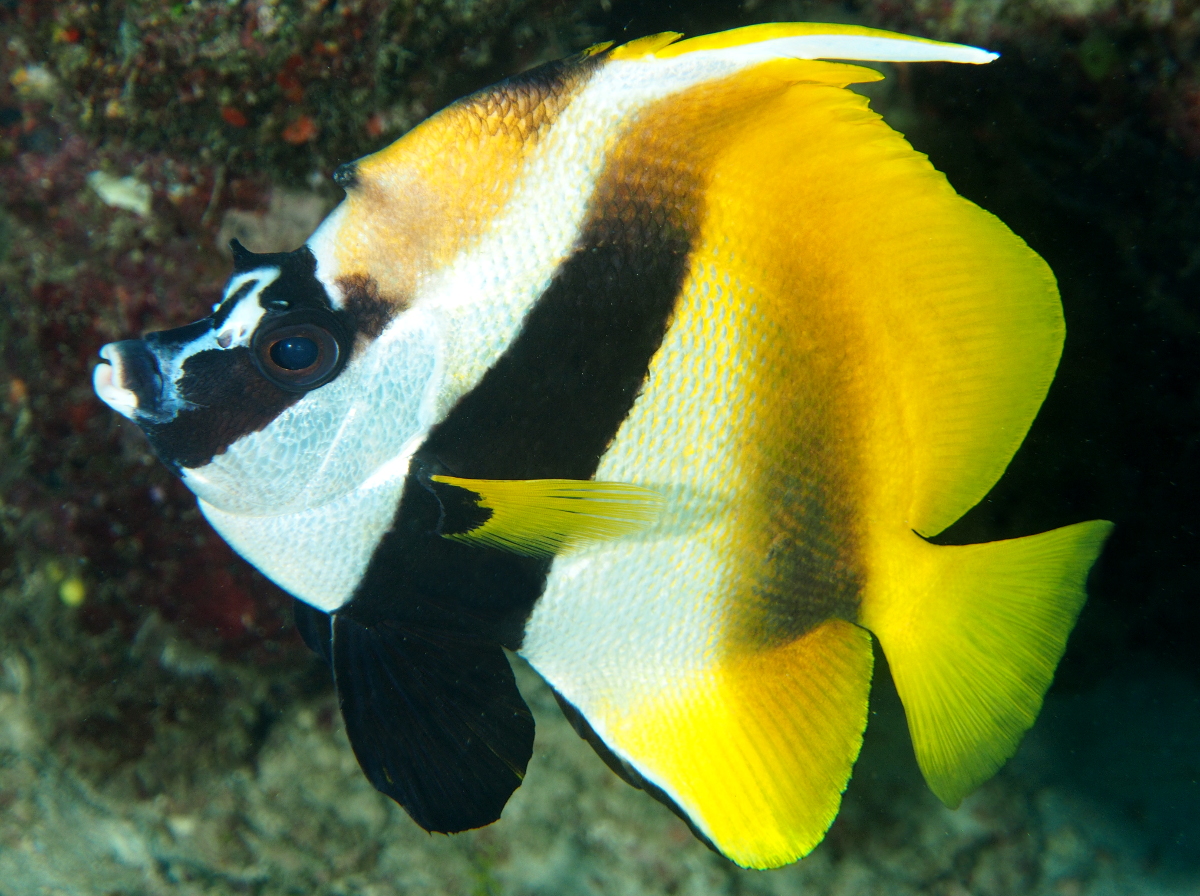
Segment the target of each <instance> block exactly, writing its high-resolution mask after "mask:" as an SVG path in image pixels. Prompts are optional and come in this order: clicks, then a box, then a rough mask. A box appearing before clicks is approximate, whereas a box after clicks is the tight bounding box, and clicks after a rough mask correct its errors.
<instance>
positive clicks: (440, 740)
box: [332, 614, 533, 833]
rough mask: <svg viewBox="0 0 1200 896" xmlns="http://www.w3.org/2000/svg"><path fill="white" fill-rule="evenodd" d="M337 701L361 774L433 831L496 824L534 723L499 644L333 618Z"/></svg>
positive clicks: (518, 776)
mask: <svg viewBox="0 0 1200 896" xmlns="http://www.w3.org/2000/svg"><path fill="white" fill-rule="evenodd" d="M332 658H333V662H332V665H333V672H334V682H335V684H336V685H337V693H338V702H339V704H340V705H341V709H342V716H343V718H344V719H345V722H346V733H347V734H348V735H349V737H350V744H351V746H352V747H353V748H354V754H355V756H357V757H358V762H359V765H361V766H362V769H363V772H365V773H366V775H367V778H368V779H369V780H370V781H371V783H372V784H374V785H375V788H376V789H377V790H379V791H380V792H382V793H385V794H387V795H388V796H389V797H391V798H392V799H394V800H395V801H396V802H397V803H399V804H400V805H401V806H403V807H404V808H405V810H406V811H407V812H408V814H409V815H411V816H412V818H413V820H414V821H416V822H417V824H419V825H420V826H421V827H423V828H425V830H427V831H438V832H443V833H451V832H455V831H463V830H467V829H470V828H477V827H481V826H483V825H486V824H490V823H491V822H493V821H495V820H496V819H497V818H499V817H500V813H501V810H502V809H503V808H504V805H505V803H506V802H508V798H509V797H510V796H511V795H512V792H513V791H514V790H516V789H517V787H518V786H520V784H521V780H522V778H523V777H524V775H525V767H526V765H527V764H528V762H529V757H530V756H531V755H532V753H533V716H532V715H531V714H530V712H529V708H528V707H527V706H526V705H525V701H524V700H523V699H522V698H521V694H520V692H519V691H518V690H517V684H516V680H515V679H514V677H513V672H512V668H511V666H510V665H509V662H508V657H506V656H505V655H504V650H503V648H501V647H500V645H498V644H495V643H491V642H487V641H484V640H482V639H480V638H477V637H474V636H471V635H468V634H459V633H455V632H447V631H443V630H440V629H435V628H430V627H421V626H416V625H411V624H403V625H402V624H399V623H396V622H394V621H391V620H384V621H382V622H379V623H377V624H375V625H362V624H360V623H358V622H356V621H354V620H353V619H350V618H349V617H347V616H345V615H344V614H334V616H333V638H332Z"/></svg>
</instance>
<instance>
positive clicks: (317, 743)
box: [0, 0, 1200, 896]
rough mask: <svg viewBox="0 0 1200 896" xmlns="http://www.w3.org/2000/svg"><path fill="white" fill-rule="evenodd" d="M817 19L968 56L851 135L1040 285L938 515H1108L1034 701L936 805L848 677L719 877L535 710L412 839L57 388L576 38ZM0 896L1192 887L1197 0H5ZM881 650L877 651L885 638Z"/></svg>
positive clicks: (257, 587) (288, 631) (155, 468)
mask: <svg viewBox="0 0 1200 896" xmlns="http://www.w3.org/2000/svg"><path fill="white" fill-rule="evenodd" d="M805 19H810V20H823V21H854V22H860V23H863V24H870V25H876V26H881V27H889V28H895V29H897V30H903V31H908V32H910V33H916V34H922V35H925V36H930V37H937V38H943V39H950V40H958V41H965V42H970V43H975V44H978V45H982V46H986V47H988V48H990V49H994V50H998V51H1000V52H1001V53H1002V58H1001V59H1000V60H999V61H998V62H996V63H993V64H992V65H989V66H984V67H973V66H950V65H922V66H911V67H908V66H887V67H885V68H886V70H887V73H888V75H889V78H888V80H887V81H885V82H882V84H881V85H879V86H872V87H871V89H870V91H869V92H870V93H871V96H872V101H873V103H874V104H875V106H876V108H877V109H879V110H880V111H881V112H882V113H883V114H884V115H885V117H886V118H887V119H888V120H889V121H890V122H891V123H892V124H893V125H894V126H895V127H897V128H898V129H900V130H901V131H903V132H904V133H905V134H907V135H908V137H909V139H910V140H911V141H912V142H913V143H914V145H915V146H916V147H917V148H918V149H920V150H922V151H924V152H927V153H929V154H930V156H931V157H932V159H933V161H934V163H935V164H936V165H937V166H938V167H939V168H940V169H941V170H943V171H945V172H946V173H947V174H948V176H949V177H950V179H951V181H952V182H953V183H954V185H955V186H956V187H957V188H958V189H959V191H960V192H962V193H963V194H964V195H966V196H968V197H969V198H971V199H973V200H974V201H976V202H978V203H979V204H980V205H982V206H983V207H985V208H987V209H989V210H991V211H993V212H995V213H996V214H998V215H999V216H1000V217H1001V218H1002V219H1003V220H1005V221H1006V222H1007V223H1008V224H1009V225H1010V226H1011V227H1012V228H1013V229H1014V230H1015V231H1016V232H1017V233H1018V234H1020V235H1021V236H1023V237H1024V238H1025V239H1026V240H1027V241H1028V242H1029V243H1030V244H1031V245H1032V246H1033V247H1034V248H1035V249H1036V250H1037V251H1038V252H1039V253H1041V254H1042V255H1043V256H1044V257H1045V258H1046V259H1047V260H1048V261H1049V262H1050V264H1051V266H1052V267H1053V268H1054V270H1055V271H1056V273H1057V275H1058V278H1059V281H1060V287H1061V289H1062V294H1063V302H1064V306H1065V311H1066V315H1067V324H1068V339H1067V345H1066V351H1065V354H1064V358H1063V362H1062V365H1061V367H1060V371H1059V375H1058V379H1057V380H1056V382H1055V384H1054V387H1053V389H1052V390H1051V393H1050V396H1049V399H1048V400H1047V402H1046V405H1045V407H1044V408H1043V411H1042V413H1041V415H1040V416H1039V418H1038V420H1037V422H1036V423H1035V424H1034V427H1033V430H1032V432H1031V434H1030V437H1029V439H1028V440H1027V441H1026V444H1025V445H1024V446H1023V447H1022V449H1021V451H1020V452H1019V453H1018V455H1017V457H1016V459H1015V461H1014V462H1013V464H1012V466H1011V467H1010V469H1009V471H1008V472H1007V473H1006V474H1005V477H1004V478H1003V479H1002V481H1001V482H1000V484H999V485H998V486H997V488H996V489H995V490H994V492H993V493H992V495H991V496H989V498H988V499H987V500H986V501H984V502H983V503H982V504H981V505H980V506H979V507H977V508H976V509H975V510H974V511H972V512H971V513H970V514H968V516H967V518H965V519H964V520H963V521H962V522H961V523H959V524H957V525H956V526H955V527H954V528H953V529H952V530H951V531H950V532H948V533H947V534H946V535H945V536H943V538H944V539H945V540H947V541H950V542H953V541H981V540H990V539H995V538H1003V537H1008V536H1014V535H1022V534H1027V533H1030V532H1035V531H1041V530H1042V529H1046V528H1050V527H1052V526H1055V525H1061V524H1064V523H1067V522H1073V521H1075V520H1080V519H1089V518H1094V517H1104V518H1108V519H1112V520H1115V521H1116V522H1117V524H1118V525H1117V530H1116V534H1115V535H1114V537H1113V540H1112V542H1111V543H1110V545H1109V547H1108V549H1107V551H1106V552H1105V555H1104V557H1103V558H1102V560H1101V562H1100V564H1099V566H1098V567H1097V569H1096V571H1095V573H1094V574H1093V577H1092V586H1091V599H1090V600H1089V603H1088V606H1087V608H1086V609H1085V611H1084V614H1083V616H1082V618H1081V620H1080V624H1079V627H1078V629H1077V631H1076V633H1075V635H1074V637H1073V638H1072V641H1071V644H1070V647H1069V649H1068V653H1067V656H1066V658H1065V659H1064V662H1063V665H1062V667H1061V668H1060V672H1059V676H1058V679H1057V680H1056V682H1055V685H1054V687H1053V688H1052V690H1051V693H1050V695H1049V697H1048V699H1047V704H1046V709H1045V711H1044V713H1043V716H1042V719H1041V720H1040V721H1039V723H1038V725H1037V726H1036V727H1035V728H1034V730H1033V731H1032V732H1031V734H1030V736H1029V737H1028V739H1027V741H1026V743H1025V745H1024V746H1023V747H1022V750H1021V752H1020V753H1019V754H1018V756H1017V757H1016V759H1014V761H1013V762H1012V763H1010V765H1009V766H1008V767H1007V768H1006V769H1005V770H1004V771H1003V772H1002V773H1001V774H1000V775H999V776H998V777H997V778H996V779H995V780H994V781H993V782H991V783H989V784H988V785H986V786H985V787H984V788H982V790H981V791H980V792H979V793H978V794H976V795H975V796H973V797H972V798H970V799H969V800H968V801H967V802H966V803H965V804H964V806H963V808H961V809H960V810H958V811H957V812H949V811H947V810H945V809H944V808H942V807H941V806H940V805H939V804H938V803H937V801H936V800H935V799H934V798H933V797H932V795H930V794H929V793H928V791H927V790H925V788H924V785H923V784H922V782H921V780H920V776H919V774H918V773H917V771H916V767H915V763H914V761H913V758H912V753H911V748H910V747H909V746H908V742H907V734H906V733H905V731H904V724H903V714H902V710H901V709H900V707H899V704H898V701H897V700H896V698H895V694H894V692H893V691H892V690H891V689H890V686H889V684H888V681H887V676H886V675H880V676H879V678H878V683H877V685H876V689H875V694H874V697H873V700H874V703H873V714H872V718H871V723H870V727H869V728H868V732H867V738H866V746H865V748H864V754H863V758H862V759H861V761H860V763H859V766H858V769H857V771H856V774H855V777H854V779H853V781H852V783H851V786H850V789H849V791H848V793H847V796H846V802H845V807H844V809H843V812H842V815H841V816H840V817H839V819H838V821H837V822H836V823H835V825H834V827H833V829H832V831H831V832H830V835H829V837H828V839H827V840H826V842H825V843H824V844H823V845H822V846H821V847H819V848H818V849H817V851H816V852H815V853H814V854H813V855H812V856H811V857H810V858H808V859H806V860H805V861H804V862H802V863H800V864H799V865H797V866H793V867H791V868H788V869H784V870H781V871H777V872H770V873H754V872H745V871H740V870H738V869H736V868H734V867H732V866H731V865H729V864H728V863H727V862H725V861H724V860H722V859H721V858H719V857H718V856H716V855H714V854H712V853H710V852H708V851H707V850H706V849H705V848H704V847H703V846H702V845H700V844H699V843H698V842H696V841H694V840H693V839H692V837H691V835H690V834H689V833H688V832H687V830H686V828H685V827H684V826H683V825H682V824H681V823H680V822H679V821H678V820H677V819H675V817H674V816H672V815H671V814H670V813H669V812H667V811H666V810H665V809H664V808H663V807H661V806H659V805H658V804H656V803H654V802H653V801H652V800H650V799H649V798H647V797H646V796H645V795H643V794H640V793H638V792H637V791H634V790H632V789H631V788H628V787H627V786H626V785H624V784H623V783H621V782H620V781H618V780H617V779H616V778H615V777H614V776H613V775H611V773H610V772H609V771H608V770H607V769H606V768H605V767H604V766H603V764H602V763H601V762H600V761H599V759H597V758H596V757H595V756H594V755H593V754H592V753H591V751H590V749H589V748H588V747H587V746H586V745H585V744H583V742H581V741H579V739H578V738H577V737H576V736H575V734H574V733H573V732H572V731H571V729H570V728H569V726H568V725H567V724H566V723H565V722H564V721H563V720H562V719H561V717H560V716H559V715H558V712H557V709H556V708H555V707H554V705H553V700H552V699H551V698H550V697H549V695H548V693H547V692H546V691H545V690H544V688H542V687H541V686H540V685H539V683H538V681H537V679H536V676H535V675H533V674H532V673H530V672H528V670H521V671H522V674H521V680H522V685H523V687H524V688H525V690H526V693H527V694H528V695H529V698H530V701H531V704H532V705H533V707H534V710H535V713H536V714H537V716H538V724H539V735H538V746H537V751H536V753H535V757H534V760H533V763H532V764H531V766H530V770H529V774H528V776H527V779H526V783H525V785H524V786H523V787H522V788H521V790H520V791H519V792H518V794H517V796H516V797H515V798H514V800H513V802H512V803H511V804H510V806H509V808H508V809H507V810H506V812H505V816H504V818H503V819H502V821H501V822H500V823H499V824H497V825H494V826H492V827H490V828H487V829H485V830H482V831H478V832H472V833H469V834H464V835H460V836H457V837H453V838H447V837H441V836H435V837H431V836H429V835H426V834H424V833H423V832H421V831H419V830H418V829H417V828H416V827H415V826H414V825H413V824H412V823H411V822H410V821H409V820H408V818H407V816H405V815H404V813H403V812H402V811H401V810H399V809H398V808H397V807H395V806H394V805H392V804H391V803H389V802H388V801H387V800H386V799H385V798H383V797H381V796H379V795H378V794H376V793H375V792H374V791H373V790H372V789H371V788H370V786H369V785H368V784H367V783H366V781H365V780H364V779H363V778H362V776H361V773H360V772H359V770H358V767H357V765H356V763H355V761H354V758H353V755H352V753H351V752H350V750H349V747H348V745H347V743H346V741H345V737H344V735H343V734H342V732H341V728H340V721H339V718H338V714H337V709H336V705H335V703H334V700H333V695H332V693H331V690H330V688H329V686H328V682H327V672H326V671H325V670H324V669H323V668H321V667H320V666H319V665H318V664H317V662H316V660H314V659H313V658H311V657H310V656H309V655H308V653H307V651H306V649H305V648H304V647H303V645H301V644H300V642H299V639H298V638H297V637H296V635H295V633H294V631H293V630H292V628H291V624H290V619H289V617H290V600H289V599H288V598H287V597H286V595H283V594H282V593H281V592H279V591H278V589H276V588H274V587H273V586H272V585H271V584H270V583H268V582H267V581H265V580H264V579H263V578H262V577H261V576H259V575H258V574H257V573H255V572H254V571H253V570H251V569H250V568H249V567H248V566H246V564H244V563H243V562H242V561H241V560H240V559H238V558H237V557H236V556H235V555H233V554H232V553H231V552H230V551H229V550H228V548H226V547H225V546H224V544H223V543H222V542H221V540H220V539H219V538H218V537H217V536H216V535H215V534H213V533H212V532H211V531H210V530H209V529H208V528H207V526H206V524H205V523H204V522H203V520H202V519H201V518H200V516H199V514H198V513H197V511H196V510H195V508H194V503H193V500H192V498H191V496H190V494H189V493H188V492H186V490H185V489H184V488H183V487H182V486H181V485H179V484H178V483H177V482H175V481H174V480H173V479H172V478H171V476H170V475H169V474H168V473H167V472H166V470H164V469H162V468H161V466H160V465H158V464H157V462H156V461H155V460H154V459H153V458H152V457H151V456H150V455H149V453H148V450H147V448H146V446H145V444H144V443H143V441H142V438H141V436H140V434H139V433H138V432H137V431H136V429H135V428H134V427H133V426H131V425H129V424H127V423H125V422H124V421H122V420H120V419H118V418H117V416H116V415H115V414H112V413H111V412H109V411H108V410H107V409H106V408H104V407H103V406H102V405H100V403H99V402H98V401H97V400H96V399H95V398H94V397H93V395H92V391H91V386H90V369H91V366H92V365H93V364H94V363H95V360H96V351H97V349H98V348H99V347H100V345H102V344H103V343H105V342H108V341H111V340H114V339H117V338H122V337H125V336H128V335H130V334H136V333H139V332H142V331H145V330H150V329H159V328H163V327H168V326H175V325H179V324H182V323H185V322H187V321H190V320H192V319H194V318H196V317H197V316H199V315H200V314H202V313H203V312H204V311H205V310H206V309H207V308H208V307H209V306H210V305H211V304H212V302H213V301H214V300H215V299H216V298H217V297H218V295H219V291H220V289H221V286H222V284H223V282H224V279H225V277H226V276H227V274H228V270H229V267H230V262H229V258H228V254H227V249H226V248H225V246H226V244H227V243H228V240H229V239H230V237H232V236H237V237H238V238H240V239H242V241H243V242H245V243H246V244H247V245H248V246H250V247H251V248H253V249H255V250H257V251H268V250H281V249H291V248H294V247H295V246H296V245H297V244H299V243H300V242H301V241H302V240H303V239H304V238H305V237H306V236H307V233H308V231H309V230H311V228H312V227H313V226H315V224H316V223H317V221H319V220H320V218H321V217H322V216H323V214H324V213H325V212H326V211H327V210H328V209H329V208H331V207H332V205H333V204H334V203H335V202H336V201H337V199H338V196H339V191H338V190H337V189H336V188H335V187H334V186H333V185H332V183H331V182H330V180H329V173H330V171H331V170H332V168H333V167H335V166H336V165H337V164H339V163H340V162H343V161H347V160H350V159H353V158H356V157H358V156H360V155H363V154H365V153H367V152H370V151H372V150H374V149H377V148H379V147H381V146H383V145H385V144H387V143H388V142H390V141H391V140H393V139H395V138H396V137H398V136H399V135H400V134H402V133H403V132H404V131H405V130H407V129H408V128H410V127H412V126H413V125H414V124H415V123H417V122H418V121H420V120H421V119H422V118H423V117H425V116H426V115H428V114H429V113H430V112H432V111H434V110H436V109H438V108H439V107H441V106H442V105H444V104H445V103H447V102H449V101H451V100H453V99H455V98H456V97H458V96H461V95H463V94H464V93H467V92H469V91H471V90H472V89H475V88H477V87H481V86H483V85H486V84H488V83H491V82H492V81H495V80H497V79H498V78H500V77H503V76H504V75H506V74H510V73H513V72H516V71H519V70H521V69H524V68H527V67H529V66H531V65H534V64H537V63H539V62H542V61H545V60H548V59H552V58H555V57H558V56H562V55H565V54H567V53H570V52H573V51H575V50H578V49H581V48H583V47H585V46H587V45H589V44H591V43H594V42H597V41H600V40H608V39H615V40H626V39H631V38H633V37H637V36H640V35H642V34H646V33H652V32H654V31H661V30H676V31H684V32H686V33H689V34H697V33H703V32H706V31H713V30H719V29H722V28H729V27H736V26H738V25H744V24H750V23H753V22H759V21H771V20H805ZM0 74H2V77H0V893H3V894H5V896H8V894H27V893H28V894H33V893H72V894H75V893H104V894H122V896H134V894H159V893H163V894H177V893H178V894H217V893H243V892H246V893H255V894H276V893H278V894H284V893H306V894H309V893H311V894H343V893H345V894H349V893H364V894H365V893H378V894H386V893H430V894H440V893H455V894H457V893H479V894H485V893H486V894H499V893H514V894H515V893H554V894H574V893H604V894H616V893H626V892H628V893H641V894H652V893H694V894H702V893H703V894H707V893H747V894H749V893H754V894H758V893H762V894H768V893H779V894H782V893H800V892H803V893H829V894H834V893H837V894H842V893H845V894H850V893H880V894H906V893H937V894H960V893H979V894H1017V893H1020V894H1025V893H1039V894H1041V893H1045V894H1056V896H1074V894H1085V893H1089V894H1090V893H1095V894H1102V893H1113V894H1139V893H1147V894H1150V893H1155V894H1158V893H1162V894H1167V893H1170V894H1175V893H1200V859H1198V858H1197V856H1200V783H1198V781H1200V753H1198V751H1197V747H1196V744H1197V743H1200V663H1198V662H1197V660H1196V656H1197V652H1196V648H1195V641H1196V632H1197V631H1198V630H1200V601H1198V600H1197V595H1198V591H1200V531H1198V525H1197V524H1198V521H1197V517H1196V511H1195V508H1196V507H1197V506H1200V474H1198V472H1197V469H1198V467H1200V464H1198V460H1200V376H1198V370H1200V238H1198V236H1197V235H1198V234H1200V3H1197V2H1196V0H911V2H909V0H853V2H846V3H841V4H817V3H807V2H755V0H745V2H741V3H732V2H704V3H685V2H675V3H671V2H665V0H662V2H633V0H624V2H622V0H581V2H575V3H555V2H552V0H336V2H332V0H188V2H163V0H156V2H151V0H125V2H79V0H65V2H55V3H45V2H39V0H0ZM881 668H882V660H881Z"/></svg>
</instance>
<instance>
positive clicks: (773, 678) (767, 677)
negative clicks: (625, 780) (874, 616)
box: [589, 620, 872, 868]
mask: <svg viewBox="0 0 1200 896" xmlns="http://www.w3.org/2000/svg"><path fill="white" fill-rule="evenodd" d="M871 666H872V653H871V637H870V634H869V633H868V632H866V631H865V630H864V629H862V628H859V627H858V626H855V625H853V624H851V623H848V622H844V621H842V620H830V621H828V622H825V623H823V624H821V625H819V626H817V627H816V628H815V629H813V630H811V631H809V632H808V633H807V634H805V635H803V636H801V637H799V638H797V639H795V640H794V641H792V642H790V643H787V644H783V645H781V646H778V647H772V648H765V649H756V650H753V651H749V652H747V653H746V654H744V655H741V656H732V657H728V658H726V659H725V660H724V661H723V662H722V663H721V664H720V665H719V666H718V667H717V668H716V669H714V670H713V672H712V673H711V674H710V675H708V676H705V677H704V679H703V680H701V681H697V682H695V683H694V685H693V686H692V687H689V688H686V689H683V690H681V691H680V692H677V693H670V694H663V695H662V696H660V697H659V698H657V699H654V700H652V701H649V702H647V703H645V704H643V705H641V706H636V707H632V708H628V709H616V708H615V707H614V708H613V709H612V710H610V711H609V713H611V714H609V713H606V712H604V711H603V710H599V711H596V712H595V713H594V714H593V715H592V716H590V717H589V721H590V722H591V723H592V724H593V727H595V728H596V730H597V733H598V734H600V735H601V736H602V737H603V738H604V739H605V742H606V744H607V745H608V746H609V748H610V749H612V751H613V752H614V753H615V754H616V755H617V756H618V757H619V758H620V759H621V760H623V761H624V762H626V763H628V764H630V765H631V766H632V767H633V768H634V769H636V770H637V773H638V774H639V775H641V776H642V777H644V778H645V779H646V780H647V781H649V782H650V783H652V784H653V785H654V786H655V787H656V788H658V789H660V790H661V791H662V793H663V794H664V795H665V796H666V797H667V798H668V799H669V800H670V801H671V802H672V803H673V804H674V805H675V806H677V807H678V808H679V809H680V810H682V811H683V812H685V813H686V814H687V816H688V818H689V819H690V821H691V823H692V824H693V825H694V826H695V827H696V828H697V829H698V830H699V832H700V833H701V834H702V835H703V838H704V839H705V840H707V841H710V842H711V843H712V844H713V845H714V846H716V848H717V849H719V850H720V851H721V852H722V853H724V854H725V855H726V856H728V857H729V858H730V859H732V860H733V861H735V862H737V863H738V864H739V865H742V866H744V867H747V868H775V867H778V866H780V865H786V864H788V863H789V862H794V861H796V860H797V859H799V858H801V857H803V856H805V855H807V854H808V853H809V852H810V851H812V849H813V848H814V847H815V846H816V845H817V844H818V843H820V842H821V839H822V838H823V837H824V836H825V832H826V831H827V830H828V828H829V825H830V824H832V823H833V819H834V816H836V815H837V811H838V807H839V806H840V804H841V795H842V792H843V791H844V790H845V788H846V784H847V782H848V781H849V779H850V772H851V769H852V767H853V765H854V760H855V759H856V758H857V757H858V752H859V749H860V748H861V746H862V732H863V729H864V727H865V726H866V719H867V699H868V695H869V691H870V684H871Z"/></svg>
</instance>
